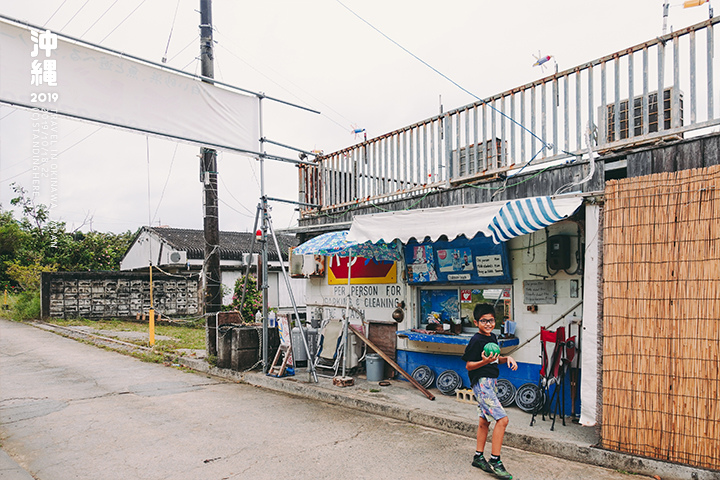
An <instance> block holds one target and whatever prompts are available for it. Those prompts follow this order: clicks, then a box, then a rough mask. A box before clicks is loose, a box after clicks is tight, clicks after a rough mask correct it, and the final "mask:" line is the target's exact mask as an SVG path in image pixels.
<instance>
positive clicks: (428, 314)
mask: <svg viewBox="0 0 720 480" xmlns="http://www.w3.org/2000/svg"><path fill="white" fill-rule="evenodd" d="M511 291H512V290H511V287H509V286H507V285H492V286H488V285H482V286H479V285H478V286H473V285H463V286H460V287H440V286H438V287H434V288H420V289H419V290H418V305H419V312H418V322H417V324H418V327H419V328H423V329H432V328H433V326H434V325H433V324H436V325H437V324H450V325H457V324H460V325H462V331H463V332H464V333H474V332H476V331H477V327H475V325H474V324H473V321H472V316H473V309H474V308H475V305H476V304H478V303H491V304H493V305H495V319H496V321H495V328H497V329H499V328H500V325H501V324H502V322H503V320H504V319H512V300H511ZM428 325H430V328H428ZM436 328H437V327H436Z"/></svg>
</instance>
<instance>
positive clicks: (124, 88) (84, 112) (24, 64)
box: [0, 20, 260, 152]
mask: <svg viewBox="0 0 720 480" xmlns="http://www.w3.org/2000/svg"><path fill="white" fill-rule="evenodd" d="M51 33H52V32H51ZM40 35H43V38H42V40H41V41H40V42H38V37H39V36H40ZM47 38H48V36H47V35H46V32H45V31H41V32H37V34H36V35H35V36H34V37H33V35H32V34H31V30H30V29H29V28H26V27H20V26H17V25H14V24H11V23H8V22H6V21H3V20H0V103H4V104H7V105H15V106H21V107H25V108H38V109H41V108H42V109H47V110H48V111H52V112H55V113H57V114H59V115H65V116H70V117H74V118H80V119H85V120H90V121H95V122H99V123H103V124H107V125H113V126H119V127H122V128H129V129H132V130H137V131H140V132H147V133H152V134H158V135H161V136H166V137H170V138H177V139H181V140H186V141H190V142H192V143H198V144H201V145H207V146H216V147H220V148H227V149H231V150H236V151H244V152H258V151H259V140H260V128H259V113H258V112H259V99H258V98H257V97H255V96H248V95H243V94H241V93H238V92H235V91H230V90H227V89H224V88H220V87H218V86H214V85H211V84H209V83H204V82H201V81H199V80H197V79H195V78H190V77H188V76H184V75H181V74H179V73H173V72H171V71H169V70H164V69H161V68H159V67H155V66H152V65H149V64H146V63H142V62H140V61H136V60H131V59H128V58H126V57H123V56H120V55H115V54H111V53H108V52H105V51H101V50H97V49H94V48H90V47H86V46H83V45H78V44H75V43H72V42H70V41H67V40H63V39H62V37H59V36H58V37H57V44H56V47H55V46H53V48H47V49H45V50H43V48H42V46H40V48H39V49H38V48H37V47H38V46H39V43H41V44H42V45H45V46H47V45H49V43H47V40H46V39H47ZM33 40H35V41H33ZM33 50H35V56H32V53H33ZM46 61H49V62H51V63H52V65H47V64H46V63H45V62H46ZM33 71H35V72H37V73H39V72H41V71H42V72H43V75H42V76H38V75H36V76H35V79H34V81H33V73H32V72H33ZM53 71H54V73H52V72H53ZM47 73H52V75H51V76H48V75H47ZM53 77H54V78H53Z"/></svg>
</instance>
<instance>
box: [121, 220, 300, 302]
mask: <svg viewBox="0 0 720 480" xmlns="http://www.w3.org/2000/svg"><path fill="white" fill-rule="evenodd" d="M253 235H254V233H249V232H220V274H221V281H222V285H223V304H225V305H228V304H230V303H231V302H232V295H233V288H234V286H235V281H236V280H237V279H238V278H240V277H242V276H243V275H244V273H245V271H246V269H247V268H248V266H249V267H250V269H251V272H252V271H257V266H258V258H259V256H260V254H259V252H260V244H259V242H255V247H254V253H252V254H251V253H250V247H251V244H252V241H253ZM277 240H278V243H279V245H280V249H281V250H282V258H283V261H284V262H285V265H286V267H285V268H286V271H287V270H288V267H287V259H288V249H289V248H290V247H293V246H296V245H297V240H296V238H295V236H294V235H287V234H282V233H278V234H277ZM204 257H205V238H204V234H203V231H202V230H191V229H185V228H168V227H142V228H141V229H140V231H139V232H138V233H137V235H136V236H135V238H134V239H133V241H132V243H131V244H130V247H128V249H127V251H126V252H125V255H124V256H123V258H122V260H121V261H120V270H123V271H132V270H136V271H137V270H142V269H147V268H148V266H149V265H150V264H151V263H152V265H153V266H155V267H157V268H159V269H160V270H162V271H165V272H168V273H182V272H190V271H193V272H197V271H198V270H202V267H203V260H204ZM288 273H289V272H288ZM290 285H291V288H292V291H293V295H294V298H295V302H296V303H297V304H298V306H300V305H304V299H305V281H304V280H302V279H295V278H291V279H290ZM268 286H269V288H268V294H269V300H268V303H269V306H270V307H271V308H277V309H278V310H279V311H281V312H288V313H289V312H292V302H291V300H290V295H289V293H288V289H287V288H286V285H285V280H284V279H283V278H282V271H281V269H280V256H279V255H278V252H277V251H276V249H275V245H274V242H272V241H271V242H269V245H268Z"/></svg>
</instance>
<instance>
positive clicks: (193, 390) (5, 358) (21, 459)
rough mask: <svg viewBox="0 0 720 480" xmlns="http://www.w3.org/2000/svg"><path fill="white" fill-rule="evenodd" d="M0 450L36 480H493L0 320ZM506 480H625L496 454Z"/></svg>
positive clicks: (378, 436) (455, 463)
mask: <svg viewBox="0 0 720 480" xmlns="http://www.w3.org/2000/svg"><path fill="white" fill-rule="evenodd" d="M0 372H1V375H0V424H1V426H0V440H1V441H2V448H3V450H5V451H6V452H7V453H8V454H9V455H10V457H11V458H13V459H14V460H15V461H16V462H17V463H18V464H20V465H21V466H22V467H23V468H25V469H26V470H27V471H28V472H30V473H31V474H32V475H33V476H34V477H35V478H36V479H38V480H65V479H93V480H98V479H102V480H112V479H122V480H128V479H132V480H140V479H152V480H163V479H168V480H169V479H172V480H182V479H191V480H198V479H201V480H206V479H211V480H215V479H217V480H220V479H244V478H248V479H281V478H287V479H293V480H296V479H314V480H317V479H333V480H335V479H338V478H344V479H364V478H367V479H377V478H397V479H406V478H407V479H410V478H412V479H416V478H421V477H422V478H442V479H445V478H452V479H465V478H468V479H471V478H472V479H475V478H493V477H491V476H489V475H487V474H485V473H483V472H481V471H479V470H478V469H475V468H473V467H471V466H470V461H471V457H472V451H473V449H474V442H473V441H472V440H470V439H468V438H465V437H461V436H458V435H452V434H447V433H443V432H438V431H435V430H431V429H426V428H421V427H418V426H413V425H410V424H406V423H404V422H399V421H396V420H390V419H387V418H384V417H379V416H374V415H369V414H366V413H360V412H358V411H354V410H350V409H345V408H341V407H336V406H331V405H327V404H324V403H319V402H313V401H308V400H301V399H298V398H295V397H290V396H285V395H279V394H276V393H270V392H268V391H264V390H262V389H258V388H255V387H251V386H248V385H242V384H236V383H232V382H228V381H224V380H218V379H215V378H210V377H208V376H205V375H199V374H196V373H187V372H183V371H181V370H178V369H175V368H169V367H165V366H162V365H156V364H149V363H143V362H141V361H139V360H136V359H134V358H131V357H127V356H123V355H120V354H117V353H113V352H108V351H105V350H102V349H99V348H96V347H93V346H90V345H86V344H83V343H79V342H76V341H74V340H70V339H66V338H63V337H60V336H57V335H54V334H52V333H49V332H46V331H43V330H39V329H36V328H33V327H31V326H28V325H24V324H19V323H12V322H8V321H5V320H0ZM503 458H504V461H505V464H506V465H507V467H508V469H509V470H510V471H511V472H513V473H514V475H515V478H516V479H533V480H543V479H556V478H562V479H600V480H604V479H608V480H609V479H625V480H628V479H630V478H638V477H637V476H633V477H630V476H627V475H623V474H621V473H618V472H613V471H610V470H606V469H602V468H596V467H591V466H588V465H584V464H575V463H571V462H567V461H564V460H559V459H556V458H552V457H546V456H542V455H534V454H531V453H527V452H523V451H519V450H514V449H510V448H506V449H505V450H504V451H503ZM0 477H1V476H0Z"/></svg>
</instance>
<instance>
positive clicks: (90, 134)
mask: <svg viewBox="0 0 720 480" xmlns="http://www.w3.org/2000/svg"><path fill="white" fill-rule="evenodd" d="M101 128H102V127H98V128H97V130H95V131H94V132H91V133H89V134H88V135H86V136H85V137H83V138H81V139H80V140H78V141H77V142H75V143H73V144H72V145H70V146H69V147H68V148H66V149H65V150H63V151H62V152H59V153H58V154H57V156H58V157H60V156H61V155H62V154H63V153H65V152H67V151H68V150H70V149H71V148H73V147H75V146H76V145H78V144H79V143H81V142H83V141H85V140H87V139H88V138H89V137H90V136H92V135H95V134H96V133H97V132H98V131H99V130H100V129H101ZM32 169H33V167H30V168H28V169H27V170H25V171H23V172H20V173H18V174H17V175H13V176H12V177H8V178H4V179H2V182H7V181H8V180H12V179H13V178H16V177H19V176H20V175H24V174H26V173H28V172H30V171H32Z"/></svg>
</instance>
